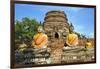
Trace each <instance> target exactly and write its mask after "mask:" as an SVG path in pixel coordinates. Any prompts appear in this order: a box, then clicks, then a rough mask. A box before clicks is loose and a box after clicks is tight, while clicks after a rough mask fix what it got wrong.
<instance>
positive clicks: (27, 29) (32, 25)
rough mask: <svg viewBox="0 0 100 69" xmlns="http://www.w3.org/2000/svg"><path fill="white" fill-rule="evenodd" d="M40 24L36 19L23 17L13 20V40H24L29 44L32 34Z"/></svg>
mask: <svg viewBox="0 0 100 69" xmlns="http://www.w3.org/2000/svg"><path fill="white" fill-rule="evenodd" d="M38 26H40V24H39V23H38V22H37V21H36V19H29V18H27V17H25V18H23V19H22V20H21V21H18V20H17V21H15V41H16V42H17V41H19V42H24V43H26V44H28V45H30V42H31V40H32V39H33V36H34V35H35V34H36V33H37V28H38Z"/></svg>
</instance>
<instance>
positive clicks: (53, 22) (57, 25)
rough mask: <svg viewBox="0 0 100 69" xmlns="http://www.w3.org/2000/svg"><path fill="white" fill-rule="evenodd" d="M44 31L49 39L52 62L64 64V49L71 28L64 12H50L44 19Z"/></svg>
mask: <svg viewBox="0 0 100 69" xmlns="http://www.w3.org/2000/svg"><path fill="white" fill-rule="evenodd" d="M43 26H44V30H45V33H46V34H47V35H48V37H49V41H50V42H49V43H48V46H49V47H50V48H51V56H50V58H51V62H52V63H61V62H62V60H61V59H62V57H61V55H62V48H63V47H64V42H65V38H66V35H67V33H68V32H69V31H68V28H69V23H68V19H67V16H66V14H65V13H64V11H58V10H54V11H49V12H47V13H46V15H45V18H44V23H43Z"/></svg>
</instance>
